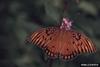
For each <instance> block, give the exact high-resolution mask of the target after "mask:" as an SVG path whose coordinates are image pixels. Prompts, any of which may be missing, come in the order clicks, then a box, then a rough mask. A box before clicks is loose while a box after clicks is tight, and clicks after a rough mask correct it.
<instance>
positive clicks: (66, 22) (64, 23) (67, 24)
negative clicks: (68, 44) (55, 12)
mask: <svg viewBox="0 0 100 67" xmlns="http://www.w3.org/2000/svg"><path fill="white" fill-rule="evenodd" d="M71 26H72V21H70V19H68V18H63V20H62V24H61V26H60V29H65V30H70V29H71Z"/></svg>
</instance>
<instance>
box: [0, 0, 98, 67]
mask: <svg viewBox="0 0 100 67" xmlns="http://www.w3.org/2000/svg"><path fill="white" fill-rule="evenodd" d="M63 9H64V13H63ZM63 14H64V15H65V16H67V17H69V18H70V19H71V20H73V22H74V23H73V29H76V30H79V31H81V32H84V34H86V35H87V36H88V37H89V38H91V40H93V42H94V43H95V45H96V48H97V52H96V53H95V54H89V55H87V54H86V55H80V56H78V57H77V58H75V59H73V60H71V61H67V62H63V63H62V62H61V61H55V62H54V63H53V67H79V66H80V63H100V0H80V2H79V3H77V2H76V0H65V1H64V2H63V0H0V67H45V62H44V61H43V60H42V58H41V52H42V51H41V49H39V48H37V47H34V46H32V45H30V44H25V42H24V40H25V39H26V36H27V35H28V34H29V33H30V32H32V31H35V30H37V29H38V28H39V27H48V26H58V25H59V24H60V23H59V21H60V18H61V17H62V15H63Z"/></svg>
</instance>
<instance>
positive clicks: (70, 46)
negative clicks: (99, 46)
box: [60, 30, 96, 59]
mask: <svg viewBox="0 0 100 67" xmlns="http://www.w3.org/2000/svg"><path fill="white" fill-rule="evenodd" d="M63 36H64V37H63V38H62V40H63V46H62V47H61V48H63V49H60V50H61V51H60V57H61V58H63V59H71V58H73V57H74V56H76V55H78V54H81V53H86V52H87V53H91V52H95V51H96V49H95V46H94V44H93V42H92V41H91V40H90V39H89V38H88V37H87V36H85V35H84V34H82V33H78V32H76V31H70V30H69V31H66V32H63Z"/></svg>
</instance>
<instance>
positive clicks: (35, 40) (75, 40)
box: [26, 18, 96, 60]
mask: <svg viewBox="0 0 100 67" xmlns="http://www.w3.org/2000/svg"><path fill="white" fill-rule="evenodd" d="M71 26H72V22H71V21H69V19H66V18H63V22H62V24H61V26H60V27H47V28H41V29H39V30H37V31H35V32H32V34H31V35H29V36H28V37H27V39H26V40H27V41H28V42H30V43H32V44H34V45H36V46H38V47H39V48H41V49H43V50H44V51H45V53H46V54H47V55H48V56H49V57H50V58H54V59H55V58H59V59H64V60H69V59H72V58H73V57H75V56H77V55H78V54H82V53H93V52H96V47H95V45H94V43H93V42H92V41H91V40H90V39H89V38H88V37H87V36H86V35H85V34H83V33H80V32H78V31H76V30H73V29H71Z"/></svg>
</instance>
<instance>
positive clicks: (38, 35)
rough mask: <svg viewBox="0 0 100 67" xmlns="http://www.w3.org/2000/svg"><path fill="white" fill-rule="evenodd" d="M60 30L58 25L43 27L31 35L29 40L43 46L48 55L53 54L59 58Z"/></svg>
mask: <svg viewBox="0 0 100 67" xmlns="http://www.w3.org/2000/svg"><path fill="white" fill-rule="evenodd" d="M58 31H59V30H58V28H56V27H48V28H43V29H40V30H38V31H36V32H33V33H32V34H31V35H29V36H28V38H27V41H28V42H30V43H33V44H35V45H36V46H38V47H40V48H42V49H43V50H44V51H45V52H46V54H47V55H48V56H51V57H52V58H57V54H58V47H57V46H58V45H57V41H58V40H57V37H58V34H57V33H58Z"/></svg>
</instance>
